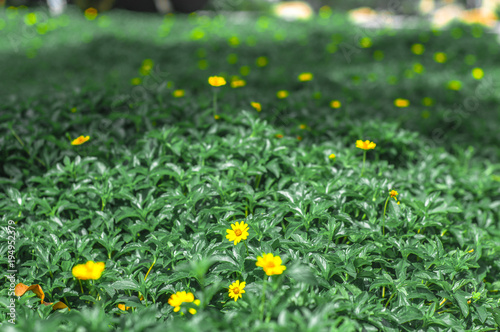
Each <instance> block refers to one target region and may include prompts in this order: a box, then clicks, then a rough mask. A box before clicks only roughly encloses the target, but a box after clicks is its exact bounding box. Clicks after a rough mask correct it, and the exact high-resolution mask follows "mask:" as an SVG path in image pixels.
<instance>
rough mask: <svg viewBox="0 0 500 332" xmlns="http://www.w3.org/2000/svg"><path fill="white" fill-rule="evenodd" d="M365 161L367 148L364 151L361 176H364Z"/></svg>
mask: <svg viewBox="0 0 500 332" xmlns="http://www.w3.org/2000/svg"><path fill="white" fill-rule="evenodd" d="M365 161H366V150H365V152H364V153H363V167H362V168H361V176H363V172H364V171H365Z"/></svg>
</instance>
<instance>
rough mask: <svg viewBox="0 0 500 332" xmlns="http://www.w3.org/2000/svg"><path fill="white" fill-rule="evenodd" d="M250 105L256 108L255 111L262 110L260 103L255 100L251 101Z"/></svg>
mask: <svg viewBox="0 0 500 332" xmlns="http://www.w3.org/2000/svg"><path fill="white" fill-rule="evenodd" d="M250 105H252V107H253V108H255V109H256V110H257V112H260V111H262V106H261V105H260V103H257V102H254V101H253V102H251V103H250Z"/></svg>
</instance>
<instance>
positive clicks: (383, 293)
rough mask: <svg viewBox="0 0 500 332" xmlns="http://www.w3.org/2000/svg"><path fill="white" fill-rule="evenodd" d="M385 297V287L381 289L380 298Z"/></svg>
mask: <svg viewBox="0 0 500 332" xmlns="http://www.w3.org/2000/svg"><path fill="white" fill-rule="evenodd" d="M384 297H385V286H384V287H383V288H382V298H384Z"/></svg>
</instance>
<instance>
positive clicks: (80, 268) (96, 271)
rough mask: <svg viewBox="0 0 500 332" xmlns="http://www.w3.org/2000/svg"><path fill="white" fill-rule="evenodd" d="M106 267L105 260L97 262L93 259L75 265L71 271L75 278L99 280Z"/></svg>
mask: <svg viewBox="0 0 500 332" xmlns="http://www.w3.org/2000/svg"><path fill="white" fill-rule="evenodd" d="M104 268H105V264H104V262H97V263H95V262H93V261H88V262H87V263H85V264H78V265H76V266H75V267H73V269H72V270H71V272H72V273H73V276H74V277H75V278H77V279H80V280H87V279H92V280H97V279H99V278H100V277H101V275H102V272H103V271H104Z"/></svg>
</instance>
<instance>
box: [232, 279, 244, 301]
mask: <svg viewBox="0 0 500 332" xmlns="http://www.w3.org/2000/svg"><path fill="white" fill-rule="evenodd" d="M245 286H246V283H245V282H244V281H243V282H241V283H240V281H239V280H236V281H235V282H233V283H232V284H231V285H230V286H229V297H230V298H232V299H234V301H235V302H236V301H237V300H238V298H242V297H243V296H242V295H241V294H243V293H245V291H244V290H243V288H245Z"/></svg>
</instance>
